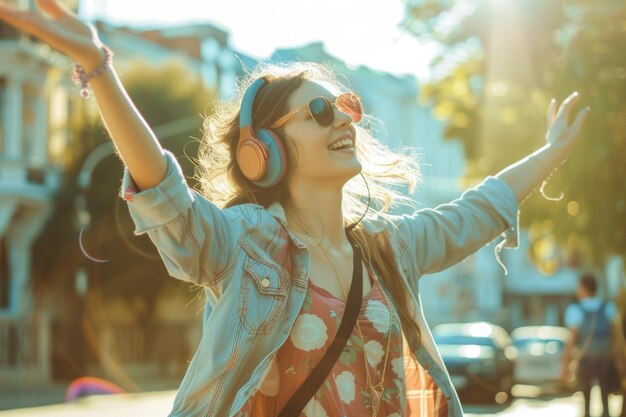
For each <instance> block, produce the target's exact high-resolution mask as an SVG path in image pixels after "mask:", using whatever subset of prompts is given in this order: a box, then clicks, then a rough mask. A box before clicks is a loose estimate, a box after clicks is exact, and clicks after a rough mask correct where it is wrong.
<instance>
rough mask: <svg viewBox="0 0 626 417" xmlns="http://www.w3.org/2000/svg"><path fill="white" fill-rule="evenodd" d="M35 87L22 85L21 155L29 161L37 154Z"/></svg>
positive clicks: (38, 121) (37, 121)
mask: <svg viewBox="0 0 626 417" xmlns="http://www.w3.org/2000/svg"><path fill="white" fill-rule="evenodd" d="M36 99H37V89H36V88H35V87H34V86H32V85H30V84H23V86H22V156H23V158H24V160H26V161H29V162H30V161H31V160H32V159H33V157H35V156H36V155H38V154H39V153H40V152H39V149H38V148H39V144H38V143H37V123H41V121H40V120H37V107H36V106H37V100H36Z"/></svg>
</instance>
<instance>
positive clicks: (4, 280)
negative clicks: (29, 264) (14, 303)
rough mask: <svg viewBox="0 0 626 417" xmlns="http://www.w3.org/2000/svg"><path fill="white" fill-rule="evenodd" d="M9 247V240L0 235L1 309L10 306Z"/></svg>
mask: <svg viewBox="0 0 626 417" xmlns="http://www.w3.org/2000/svg"><path fill="white" fill-rule="evenodd" d="M8 249H9V248H8V247H7V242H6V240H4V239H3V238H2V237H0V310H3V309H7V308H9V290H10V289H11V285H10V278H9V272H10V271H9V253H8V252H9V250H8Z"/></svg>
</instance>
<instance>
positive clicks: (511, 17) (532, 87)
mask: <svg viewBox="0 0 626 417" xmlns="http://www.w3.org/2000/svg"><path fill="white" fill-rule="evenodd" d="M625 25H626V5H624V4H623V2H620V1H617V0H575V1H568V2H565V1H564V0H551V1H545V0H507V1H504V0H470V1H463V2H461V1H453V0H410V1H407V16H406V19H405V22H404V26H405V27H406V28H407V29H408V30H409V31H411V32H413V33H414V34H415V36H418V37H427V38H430V39H433V40H436V41H437V42H439V43H440V44H441V45H442V46H443V47H444V53H443V54H442V56H441V57H439V58H438V59H437V60H436V61H435V62H434V63H433V74H434V78H433V80H432V81H431V82H430V83H428V84H427V85H425V86H424V88H423V97H422V99H423V100H425V101H427V102H432V103H433V104H434V106H435V107H434V108H435V114H436V115H437V116H439V117H442V118H445V119H447V120H448V124H447V129H446V131H445V134H446V137H448V138H456V139H459V140H461V141H462V142H463V144H464V148H465V150H466V155H467V158H468V172H467V173H466V174H467V177H468V180H469V181H470V182H473V181H475V180H476V179H477V178H479V177H482V176H483V175H485V174H493V173H495V172H496V171H497V170H498V169H500V168H502V167H504V166H506V165H508V164H509V163H511V162H513V161H514V160H516V159H518V158H520V157H522V156H523V155H525V154H526V153H528V152H529V151H531V150H533V149H536V148H537V147H539V146H540V145H541V144H543V135H544V132H545V117H544V114H545V110H546V107H547V103H548V101H549V98H551V97H556V98H557V99H563V98H564V97H565V96H567V95H568V94H569V93H570V92H571V91H574V90H577V91H579V92H580V93H581V95H582V97H583V100H582V102H583V103H582V105H590V106H591V108H592V116H591V117H590V119H589V121H588V123H587V126H586V128H585V129H584V131H583V133H582V135H581V136H582V137H581V140H580V144H579V145H578V146H577V148H576V149H575V151H574V153H573V154H572V155H571V157H570V158H569V160H568V162H567V163H566V164H565V165H564V166H563V167H562V168H561V169H559V170H558V171H557V172H556V174H555V176H554V177H553V179H552V181H551V183H550V184H549V187H548V190H550V189H552V187H553V188H554V189H557V190H564V194H565V199H563V200H562V201H560V202H558V203H554V202H546V201H545V200H544V199H541V198H538V197H536V196H533V197H531V199H530V200H529V201H528V202H527V203H526V207H525V210H524V213H523V217H522V223H523V224H524V225H526V226H532V227H531V230H537V229H538V228H541V225H544V226H545V228H547V229H549V230H550V232H551V233H554V234H555V235H556V236H557V238H558V239H559V240H560V241H561V242H565V243H567V242H570V244H572V243H571V242H574V241H576V242H582V243H581V244H576V245H577V246H581V245H582V246H583V247H585V248H588V251H587V254H588V255H589V256H588V261H589V262H591V263H593V264H599V263H601V262H602V261H603V260H604V257H605V256H607V255H609V254H611V253H619V254H621V255H622V256H626V237H625V236H624V234H625V233H626V227H625V226H626V225H625V217H626V216H625V215H624V211H625V210H626V172H625V170H626V168H625V167H626V152H625V151H626V149H625V146H626V139H625V136H626V130H625V129H624V128H625V127H626V111H625V110H626V94H624V92H625V91H624V90H625V88H626V81H625V80H626V69H625V68H626V56H624V54H622V53H620V51H621V50H623V49H624V47H625V46H626V31H624V30H623V28H624V27H625ZM575 111H576V110H575ZM548 192H549V191H548ZM564 211H566V212H567V213H568V215H567V216H566V218H563V215H562V213H563V212H564ZM557 217H558V218H559V219H558V221H557V222H548V223H540V219H545V218H552V219H556V218H557ZM555 224H558V225H559V226H558V228H557V227H556V226H555ZM533 228H534V229H533ZM540 233H541V232H540ZM572 245H573V244H572Z"/></svg>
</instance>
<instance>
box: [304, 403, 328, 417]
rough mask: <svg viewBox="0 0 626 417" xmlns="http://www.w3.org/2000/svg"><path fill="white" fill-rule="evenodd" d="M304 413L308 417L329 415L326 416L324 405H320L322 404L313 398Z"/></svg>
mask: <svg viewBox="0 0 626 417" xmlns="http://www.w3.org/2000/svg"><path fill="white" fill-rule="evenodd" d="M302 411H303V412H304V415H305V416H306V417H328V414H326V410H324V407H323V406H322V404H320V402H319V401H317V400H316V399H315V398H311V401H309V402H308V403H307V405H306V407H304V410H302Z"/></svg>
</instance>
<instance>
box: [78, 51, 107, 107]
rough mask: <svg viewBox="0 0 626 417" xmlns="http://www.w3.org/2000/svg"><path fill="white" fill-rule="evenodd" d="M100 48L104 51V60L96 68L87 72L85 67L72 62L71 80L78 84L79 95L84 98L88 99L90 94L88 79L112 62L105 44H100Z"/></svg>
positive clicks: (102, 70)
mask: <svg viewBox="0 0 626 417" xmlns="http://www.w3.org/2000/svg"><path fill="white" fill-rule="evenodd" d="M102 50H103V51H104V61H103V62H102V64H100V66H99V67H98V68H96V69H95V70H93V71H91V72H90V73H89V74H87V73H86V72H85V69H84V68H83V67H82V66H81V65H80V64H79V63H75V64H74V71H73V73H72V80H73V81H74V83H76V84H80V86H81V88H80V95H81V97H83V98H84V99H88V98H89V97H90V96H91V94H90V93H89V81H90V80H91V79H92V78H93V77H95V76H96V75H98V74H100V73H101V72H104V71H105V70H106V69H107V68H109V67H110V66H111V64H112V63H113V52H111V50H110V49H109V48H108V47H107V46H106V45H102Z"/></svg>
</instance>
